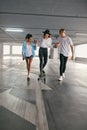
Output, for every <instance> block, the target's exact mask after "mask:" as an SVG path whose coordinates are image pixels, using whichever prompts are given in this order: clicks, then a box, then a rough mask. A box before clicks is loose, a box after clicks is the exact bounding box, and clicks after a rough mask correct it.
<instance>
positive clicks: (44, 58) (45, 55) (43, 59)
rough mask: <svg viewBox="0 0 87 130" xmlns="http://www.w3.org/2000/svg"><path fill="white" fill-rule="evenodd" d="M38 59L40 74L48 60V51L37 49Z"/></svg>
mask: <svg viewBox="0 0 87 130" xmlns="http://www.w3.org/2000/svg"><path fill="white" fill-rule="evenodd" d="M39 59H40V72H41V71H42V70H43V68H44V67H45V66H46V64H47V60H48V49H47V48H42V47H40V49H39Z"/></svg>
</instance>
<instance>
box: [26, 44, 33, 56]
mask: <svg viewBox="0 0 87 130" xmlns="http://www.w3.org/2000/svg"><path fill="white" fill-rule="evenodd" d="M31 55H32V47H31V45H28V44H27V48H26V57H30V56H31Z"/></svg>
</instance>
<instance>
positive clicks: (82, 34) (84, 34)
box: [76, 33, 87, 36]
mask: <svg viewBox="0 0 87 130" xmlns="http://www.w3.org/2000/svg"><path fill="white" fill-rule="evenodd" d="M76 35H81V36H87V34H86V33H76Z"/></svg>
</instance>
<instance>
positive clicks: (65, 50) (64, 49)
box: [58, 36, 73, 57]
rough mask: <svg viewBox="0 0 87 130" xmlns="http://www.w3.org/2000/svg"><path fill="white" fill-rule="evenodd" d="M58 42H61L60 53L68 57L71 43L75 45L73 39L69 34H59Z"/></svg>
mask: <svg viewBox="0 0 87 130" xmlns="http://www.w3.org/2000/svg"><path fill="white" fill-rule="evenodd" d="M58 43H60V46H59V53H60V54H63V55H64V56H66V57H68V56H69V54H70V45H73V42H72V39H71V38H70V37H69V36H66V37H65V38H62V37H61V36H59V37H58Z"/></svg>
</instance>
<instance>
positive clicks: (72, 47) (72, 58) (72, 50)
mask: <svg viewBox="0 0 87 130" xmlns="http://www.w3.org/2000/svg"><path fill="white" fill-rule="evenodd" d="M70 47H71V52H72V57H71V60H74V46H73V45H70Z"/></svg>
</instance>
